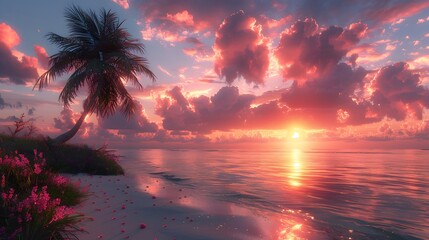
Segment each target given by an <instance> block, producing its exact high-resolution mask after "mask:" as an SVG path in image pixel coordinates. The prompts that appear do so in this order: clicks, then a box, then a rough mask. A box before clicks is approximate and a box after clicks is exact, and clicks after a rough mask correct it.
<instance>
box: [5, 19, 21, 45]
mask: <svg viewBox="0 0 429 240" xmlns="http://www.w3.org/2000/svg"><path fill="white" fill-rule="evenodd" d="M0 36H1V38H0V42H3V43H4V44H5V45H6V46H7V47H8V48H9V49H11V48H13V47H16V46H17V45H18V44H19V42H20V41H21V39H20V38H19V35H18V33H17V32H16V31H15V30H14V29H13V28H12V27H11V26H9V25H7V24H6V23H0Z"/></svg>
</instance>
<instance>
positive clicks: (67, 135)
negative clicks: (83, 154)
mask: <svg viewBox="0 0 429 240" xmlns="http://www.w3.org/2000/svg"><path fill="white" fill-rule="evenodd" d="M88 113H89V110H85V111H84V112H83V113H82V116H80V118H79V120H78V121H77V122H76V124H75V125H74V126H73V127H72V128H71V129H70V130H69V131H67V132H65V133H63V134H61V135H59V136H58V137H56V138H54V140H53V141H54V143H56V144H61V143H65V142H67V141H68V140H70V139H71V138H72V137H73V136H74V135H76V133H77V131H78V130H79V128H80V126H82V123H83V121H84V120H85V118H86V116H87V115H88Z"/></svg>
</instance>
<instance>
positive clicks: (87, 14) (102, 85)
mask: <svg viewBox="0 0 429 240" xmlns="http://www.w3.org/2000/svg"><path fill="white" fill-rule="evenodd" d="M65 18H66V21H67V27H68V28H69V36H66V37H64V36H60V35H58V34H55V33H49V34H48V35H47V38H48V40H49V41H50V42H51V43H52V44H54V45H56V46H58V47H59V49H60V51H59V52H58V53H56V54H54V55H52V56H50V60H49V66H50V67H49V69H48V70H47V71H46V72H45V73H44V74H42V75H41V76H40V77H39V78H38V80H37V82H36V84H35V86H34V87H39V89H41V88H43V87H45V86H47V85H48V84H49V83H50V81H53V80H55V79H56V78H57V77H59V76H61V75H64V74H66V73H69V72H73V73H72V74H71V75H70V77H69V78H68V80H67V83H66V85H65V86H64V89H63V90H62V91H61V93H60V95H59V100H60V101H61V102H62V103H63V104H64V105H65V106H68V105H70V104H71V103H72V102H73V100H74V99H75V98H76V96H77V94H78V92H79V89H80V88H82V87H83V86H84V85H86V86H87V87H88V97H87V101H86V102H87V103H86V104H85V106H84V108H85V110H88V111H90V112H94V113H96V114H97V115H100V116H101V117H105V116H108V115H111V114H113V113H114V112H115V111H116V110H117V109H118V108H119V109H120V110H121V111H122V112H123V113H124V114H125V115H127V116H130V115H131V114H133V113H134V111H135V108H136V106H135V102H134V100H133V98H132V97H131V95H130V94H129V92H128V91H127V89H126V88H125V85H124V83H123V80H124V81H125V82H128V81H130V82H131V83H132V84H133V85H134V86H137V87H139V88H142V87H143V86H142V85H141V83H140V82H139V79H138V75H139V74H143V75H144V76H145V77H148V78H149V79H151V80H152V81H155V80H156V76H155V74H154V73H153V72H152V71H151V70H150V69H149V64H148V61H147V59H145V58H144V57H142V56H140V55H141V54H143V53H144V50H145V49H144V45H143V44H142V43H140V42H139V41H138V40H137V39H134V38H132V36H131V35H130V33H129V32H128V31H127V30H126V29H125V28H124V27H123V26H122V25H123V21H119V18H118V16H117V14H116V13H114V12H112V11H110V10H108V11H107V10H105V9H102V10H101V11H100V12H99V13H98V14H97V13H95V12H94V11H84V10H83V9H81V8H80V7H77V6H75V5H73V6H71V7H69V8H67V9H66V11H65Z"/></svg>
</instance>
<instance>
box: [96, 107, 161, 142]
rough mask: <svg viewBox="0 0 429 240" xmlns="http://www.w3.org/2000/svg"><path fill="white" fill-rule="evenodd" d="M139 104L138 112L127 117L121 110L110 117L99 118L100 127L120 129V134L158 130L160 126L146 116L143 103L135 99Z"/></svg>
mask: <svg viewBox="0 0 429 240" xmlns="http://www.w3.org/2000/svg"><path fill="white" fill-rule="evenodd" d="M135 104H136V106H137V109H136V114H135V115H133V116H131V117H130V119H127V117H125V116H124V115H123V114H122V113H121V112H117V113H115V114H113V115H112V116H110V117H108V118H99V119H98V127H99V128H101V129H110V130H120V131H119V134H125V135H129V134H136V133H144V132H150V133H155V132H157V131H158V126H157V125H156V123H154V122H150V121H149V120H148V118H147V117H146V115H145V113H144V110H143V105H141V104H140V103H139V102H138V101H135Z"/></svg>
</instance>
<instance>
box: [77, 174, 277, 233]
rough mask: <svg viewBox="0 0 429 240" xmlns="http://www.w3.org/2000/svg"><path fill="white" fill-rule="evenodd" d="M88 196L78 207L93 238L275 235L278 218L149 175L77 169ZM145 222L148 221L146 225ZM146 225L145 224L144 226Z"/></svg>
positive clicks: (79, 179) (85, 227) (78, 178)
mask: <svg viewBox="0 0 429 240" xmlns="http://www.w3.org/2000/svg"><path fill="white" fill-rule="evenodd" d="M71 179H72V181H78V182H80V184H81V186H82V187H85V186H87V187H88V193H89V194H90V196H89V198H88V199H87V200H86V201H84V202H83V204H82V205H81V206H78V207H76V211H77V212H80V213H83V214H85V215H86V216H87V217H88V218H89V220H87V221H85V222H83V223H82V225H81V226H82V228H83V229H85V230H86V231H87V233H82V234H79V239H81V240H85V239H88V240H93V239H109V240H110V239H115V240H116V239H136V240H140V239H150V240H152V239H158V240H163V239H169V240H172V239H178V240H179V239H183V240H193V239H207V240H210V239H223V240H226V239H277V237H276V236H278V229H279V226H278V221H277V223H276V221H273V220H272V219H271V220H270V219H267V218H265V217H261V216H258V215H257V214H256V213H255V212H254V211H251V210H248V209H246V208H242V207H239V206H237V205H235V204H231V203H226V202H222V201H212V200H208V199H207V198H203V197H200V196H199V195H200V194H198V193H197V192H193V190H191V189H187V188H182V187H181V186H180V185H175V184H173V183H170V182H166V181H162V180H160V179H157V178H153V177H151V176H131V175H126V176H88V175H76V176H72V177H71ZM142 224H144V225H142ZM142 226H144V228H142Z"/></svg>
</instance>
